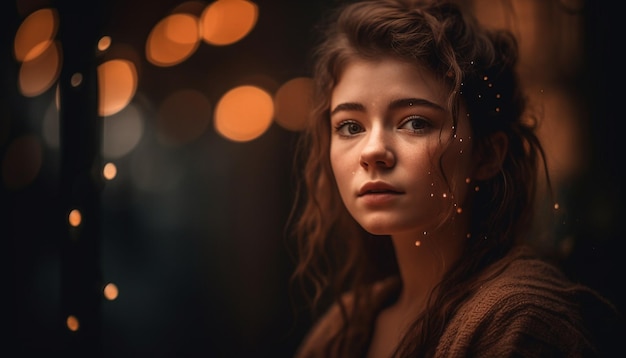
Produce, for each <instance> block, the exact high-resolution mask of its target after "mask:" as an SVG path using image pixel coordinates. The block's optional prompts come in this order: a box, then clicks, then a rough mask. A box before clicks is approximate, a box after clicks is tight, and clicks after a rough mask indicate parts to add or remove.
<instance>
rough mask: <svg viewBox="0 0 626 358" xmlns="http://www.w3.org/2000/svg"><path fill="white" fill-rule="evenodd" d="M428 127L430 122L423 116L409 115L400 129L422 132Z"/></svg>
mask: <svg viewBox="0 0 626 358" xmlns="http://www.w3.org/2000/svg"><path fill="white" fill-rule="evenodd" d="M430 127H431V125H430V122H428V121H427V120H426V119H425V118H423V117H409V118H408V119H407V120H405V121H404V122H403V123H402V125H401V126H400V129H408V130H410V131H412V132H424V131H425V130H427V129H428V128H430Z"/></svg>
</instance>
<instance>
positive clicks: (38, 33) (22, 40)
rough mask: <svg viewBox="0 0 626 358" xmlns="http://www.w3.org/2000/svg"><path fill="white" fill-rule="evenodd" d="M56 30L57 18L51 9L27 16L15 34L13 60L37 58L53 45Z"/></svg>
mask: <svg viewBox="0 0 626 358" xmlns="http://www.w3.org/2000/svg"><path fill="white" fill-rule="evenodd" d="M57 29H58V16H57V13H56V11H55V10H53V9H40V10H37V11H35V12H33V13H32V14H30V15H28V17H26V19H24V21H23V22H22V24H21V25H20V27H19V28H18V29H17V32H16V33H15V44H14V54H15V58H16V59H17V60H18V61H29V60H33V59H35V58H37V57H38V56H39V55H41V54H42V53H44V52H45V51H46V50H47V48H48V47H49V46H50V45H51V44H52V43H53V40H54V37H55V36H56V34H57Z"/></svg>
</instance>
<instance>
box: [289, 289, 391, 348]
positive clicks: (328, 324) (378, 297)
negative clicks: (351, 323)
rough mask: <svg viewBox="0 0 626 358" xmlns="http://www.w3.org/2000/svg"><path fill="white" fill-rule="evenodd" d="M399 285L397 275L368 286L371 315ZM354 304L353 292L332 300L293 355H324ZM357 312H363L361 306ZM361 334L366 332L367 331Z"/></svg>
mask: <svg viewBox="0 0 626 358" xmlns="http://www.w3.org/2000/svg"><path fill="white" fill-rule="evenodd" d="M399 287H400V280H399V278H398V277H389V278H386V279H384V280H381V281H377V282H375V283H374V284H372V285H371V286H369V293H371V297H370V301H369V303H368V307H367V309H368V310H370V311H372V312H371V313H372V317H374V316H375V314H374V311H376V310H378V309H380V308H381V307H382V306H383V305H384V303H385V301H386V300H387V299H388V298H389V297H391V296H393V295H394V294H395V293H397V290H398V289H399ZM355 305H357V303H355V295H354V292H348V293H346V294H344V295H343V296H342V297H341V302H334V303H333V304H332V305H331V306H330V307H329V308H328V309H327V310H326V311H325V312H324V314H323V315H322V316H320V317H319V319H317V321H316V322H315V323H314V325H313V327H312V328H311V329H310V330H309V332H308V333H307V335H306V337H305V339H304V340H303V341H302V344H301V345H300V347H299V348H298V351H297V352H296V355H295V357H298V358H305V357H324V356H325V352H324V351H323V349H324V348H325V347H327V346H328V344H329V342H330V341H331V339H332V338H333V337H335V336H336V335H337V333H338V332H339V330H340V329H341V327H342V326H343V324H344V320H345V319H347V317H348V316H350V315H351V314H352V312H353V310H354V309H355ZM359 313H363V311H362V309H361V307H360V309H359ZM363 326H365V325H363ZM363 334H367V332H364V333H363Z"/></svg>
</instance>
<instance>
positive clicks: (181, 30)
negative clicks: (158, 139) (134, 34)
mask: <svg viewBox="0 0 626 358" xmlns="http://www.w3.org/2000/svg"><path fill="white" fill-rule="evenodd" d="M199 45H200V30H199V29H198V18H197V17H196V16H193V15H191V14H182V13H180V14H172V15H169V16H167V17H166V18H164V19H163V20H161V21H159V23H157V24H156V25H155V26H154V28H153V29H152V31H151V32H150V34H149V35H148V40H147V41H146V58H147V60H148V61H149V62H150V63H152V64H154V65H156V66H163V67H167V66H173V65H176V64H178V63H181V62H183V61H184V60H186V59H187V58H189V57H190V56H191V55H192V54H193V53H194V52H195V51H196V49H197V48H198V46H199Z"/></svg>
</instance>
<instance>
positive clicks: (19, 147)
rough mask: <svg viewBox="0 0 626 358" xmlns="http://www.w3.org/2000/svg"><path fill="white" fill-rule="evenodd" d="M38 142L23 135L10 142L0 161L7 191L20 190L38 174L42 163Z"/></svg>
mask: <svg viewBox="0 0 626 358" xmlns="http://www.w3.org/2000/svg"><path fill="white" fill-rule="evenodd" d="M42 157H43V154H42V147H41V143H40V140H39V139H38V138H37V137H35V136H34V135H30V134H29V135H24V136H22V137H18V138H16V139H15V140H13V142H11V143H10V144H9V146H8V148H7V149H6V152H5V154H4V158H3V160H2V179H3V181H4V184H5V186H6V187H7V188H9V189H20V188H23V187H25V186H27V185H28V184H30V183H31V182H32V181H33V180H34V179H35V178H36V177H37V175H38V174H39V171H40V169H41V163H42Z"/></svg>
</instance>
